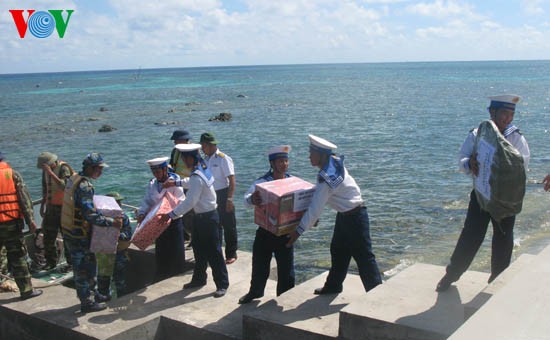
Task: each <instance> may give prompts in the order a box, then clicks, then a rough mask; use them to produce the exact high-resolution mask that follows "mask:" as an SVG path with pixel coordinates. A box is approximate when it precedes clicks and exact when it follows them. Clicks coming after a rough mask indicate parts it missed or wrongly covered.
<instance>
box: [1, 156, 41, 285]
mask: <svg viewBox="0 0 550 340" xmlns="http://www.w3.org/2000/svg"><path fill="white" fill-rule="evenodd" d="M1 162H2V161H0V163H1ZM12 174H13V175H12V179H13V182H14V185H15V189H16V192H17V198H18V201H19V207H20V209H21V213H22V215H23V218H24V220H25V221H23V219H15V220H12V221H7V222H1V223H0V248H2V247H4V246H5V247H6V251H7V260H8V265H9V267H10V269H11V271H12V274H13V277H14V279H15V283H16V284H17V287H18V288H19V292H20V293H21V295H28V294H29V293H31V292H32V291H33V288H32V283H31V274H30V272H29V267H28V264H27V261H26V257H27V248H26V246H25V243H24V241H23V227H24V225H25V223H24V222H26V223H27V225H30V224H34V223H35V222H34V214H33V210H32V200H31V196H30V195H29V192H28V191H27V187H26V186H25V183H24V182H23V177H21V175H20V174H19V173H18V172H17V171H15V170H13V169H12ZM0 194H4V193H0Z"/></svg>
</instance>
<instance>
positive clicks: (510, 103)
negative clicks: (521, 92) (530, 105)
mask: <svg viewBox="0 0 550 340" xmlns="http://www.w3.org/2000/svg"><path fill="white" fill-rule="evenodd" d="M489 99H490V100H491V104H490V105H489V108H490V109H501V108H503V109H509V110H515V109H516V104H517V103H519V101H520V100H521V97H520V96H516V95H514V94H504V95H500V96H491V97H489Z"/></svg>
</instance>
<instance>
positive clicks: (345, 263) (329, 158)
mask: <svg viewBox="0 0 550 340" xmlns="http://www.w3.org/2000/svg"><path fill="white" fill-rule="evenodd" d="M309 141H310V145H309V160H310V162H311V165H313V166H315V167H318V168H319V169H320V171H319V174H318V177H317V180H318V183H317V186H316V187H315V193H314V194H313V198H312V200H311V205H310V206H309V208H308V209H307V211H306V213H305V214H304V216H303V217H302V220H301V221H300V224H299V225H298V227H297V228H296V231H294V232H292V233H291V234H290V240H289V242H288V246H289V247H291V246H292V245H293V244H294V242H295V241H296V240H297V239H298V237H300V235H302V234H303V233H304V232H305V231H306V230H307V229H309V228H310V227H311V226H312V225H313V224H314V223H315V221H317V220H318V219H319V216H320V215H321V212H322V211H323V208H324V206H325V204H328V205H329V206H331V207H332V208H333V209H334V210H336V211H337V212H338V213H337V214H336V225H335V227H334V234H333V235H332V241H331V244H330V254H331V258H332V264H331V268H330V271H329V274H328V277H327V280H326V282H325V285H324V286H323V287H322V288H317V289H315V291H314V293H315V294H337V293H340V292H341V291H342V283H343V282H344V279H345V278H346V274H347V271H348V267H349V262H350V260H351V258H352V257H353V258H354V259H355V262H357V267H358V269H359V276H360V277H361V281H362V282H363V287H365V290H366V291H367V292H368V291H369V290H371V289H373V288H374V287H376V286H377V285H379V284H381V283H382V277H381V276H380V271H379V270H378V264H377V263H376V259H375V256H374V253H373V251H372V244H371V238H370V230H369V229H370V227H369V215H368V214H367V208H366V207H365V206H364V202H363V199H362V198H361V190H360V189H359V186H357V183H355V180H354V179H353V177H351V175H350V174H349V173H348V171H347V169H346V168H345V167H344V156H340V157H337V156H336V155H335V154H333V151H334V150H336V145H334V144H332V143H331V142H329V141H327V140H325V139H323V138H320V137H317V136H314V135H309Z"/></svg>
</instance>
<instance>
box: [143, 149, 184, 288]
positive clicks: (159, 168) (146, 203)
mask: <svg viewBox="0 0 550 340" xmlns="http://www.w3.org/2000/svg"><path fill="white" fill-rule="evenodd" d="M147 164H149V167H150V168H151V172H152V173H153V175H154V176H155V178H153V179H151V181H149V184H148V185H147V189H146V191H145V197H144V198H143V201H142V203H141V206H140V207H139V210H138V217H137V221H138V223H141V222H142V221H143V219H144V218H145V216H146V215H147V213H149V211H150V210H151V209H153V208H154V207H155V206H156V204H157V203H158V202H159V201H160V200H162V197H163V196H164V193H165V190H164V189H163V184H164V183H165V182H167V181H168V180H179V179H180V177H179V176H178V175H176V174H175V173H172V172H169V171H168V157H159V158H154V159H150V160H148V161H147ZM166 191H168V192H170V193H172V194H173V195H174V197H176V198H179V199H183V198H185V194H184V193H183V189H182V188H178V187H172V188H169V189H166ZM155 261H156V273H155V281H161V280H164V279H167V278H169V277H171V276H174V275H178V274H181V273H183V272H184V271H185V245H184V236H183V219H182V217H181V216H177V217H174V218H172V221H171V222H170V225H169V226H168V228H166V230H164V231H163V232H162V234H160V236H159V238H157V239H156V240H155Z"/></svg>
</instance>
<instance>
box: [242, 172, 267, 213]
mask: <svg viewBox="0 0 550 340" xmlns="http://www.w3.org/2000/svg"><path fill="white" fill-rule="evenodd" d="M265 182H267V181H266V180H265V178H258V179H257V180H255V181H254V183H252V185H251V186H250V188H248V191H247V192H246V193H245V194H244V206H245V207H247V208H253V207H254V204H252V194H253V193H254V191H256V184H260V183H265Z"/></svg>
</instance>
